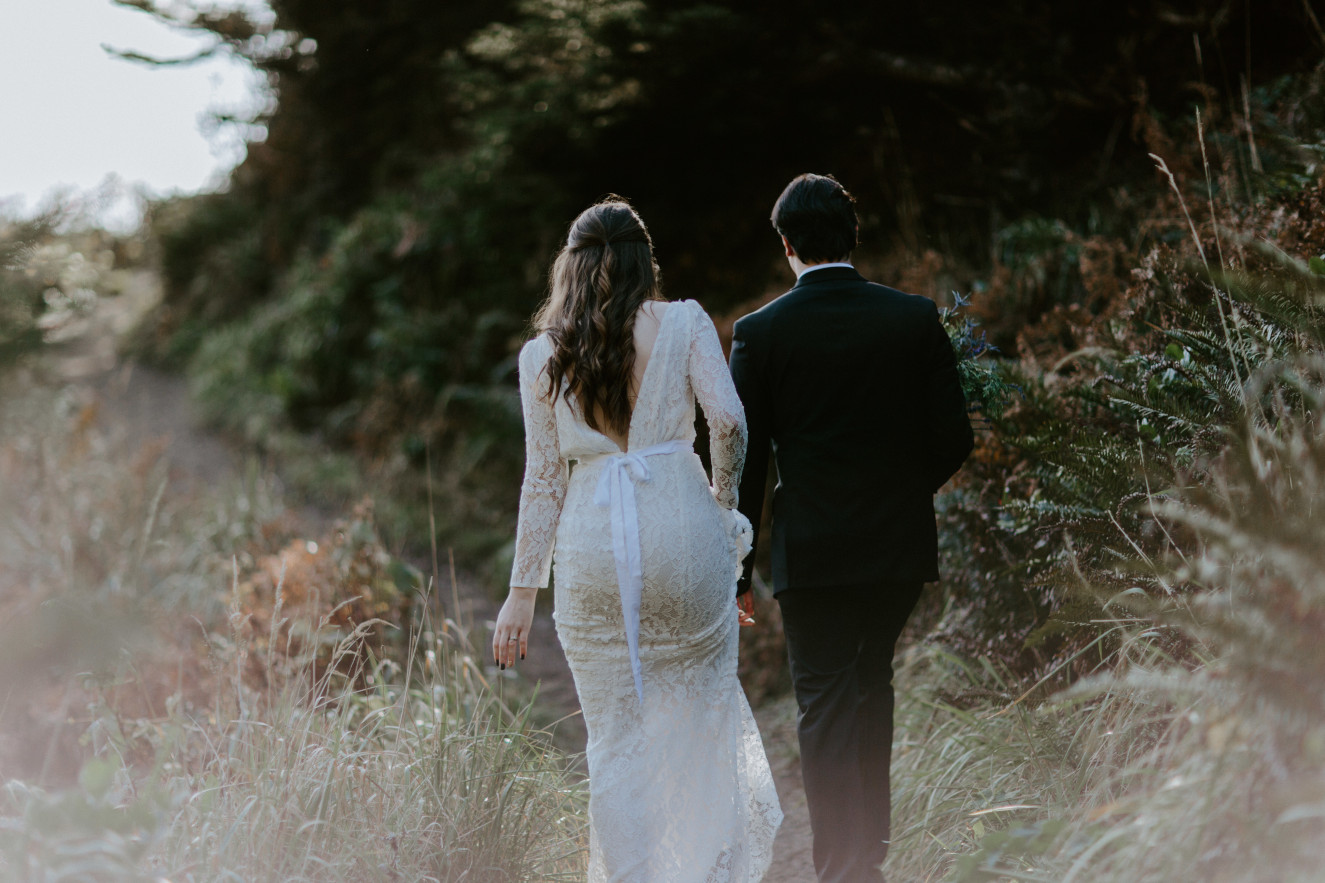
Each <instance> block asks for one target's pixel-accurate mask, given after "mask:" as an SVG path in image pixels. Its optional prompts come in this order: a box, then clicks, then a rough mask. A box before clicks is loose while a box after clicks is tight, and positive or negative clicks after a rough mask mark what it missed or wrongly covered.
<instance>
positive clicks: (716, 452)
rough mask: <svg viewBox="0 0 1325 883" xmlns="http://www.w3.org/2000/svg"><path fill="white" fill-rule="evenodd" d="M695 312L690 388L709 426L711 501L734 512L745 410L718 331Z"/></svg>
mask: <svg viewBox="0 0 1325 883" xmlns="http://www.w3.org/2000/svg"><path fill="white" fill-rule="evenodd" d="M688 306H690V307H691V308H692V309H693V310H694V317H693V322H692V327H691V334H690V385H691V387H692V388H693V389H694V390H695V398H696V400H698V402H699V406H700V407H701V408H703V409H704V418H705V419H706V420H707V421H708V426H709V462H710V463H711V464H712V467H713V497H714V499H716V500H717V501H718V505H720V506H722V507H723V508H725V509H735V508H736V502H737V490H738V486H739V485H740V481H741V469H742V468H743V467H744V466H745V445H746V440H747V432H746V425H745V409H744V408H742V407H741V399H740V396H738V395H737V394H736V386H735V385H734V384H733V383H732V376H731V372H730V371H728V369H727V361H726V359H724V358H723V357H722V344H720V343H719V342H718V332H717V329H716V328H714V327H713V320H712V319H710V318H709V317H708V313H705V312H704V308H703V307H701V306H700V305H699V304H698V303H696V302H694V301H691V302H690V303H689V304H688Z"/></svg>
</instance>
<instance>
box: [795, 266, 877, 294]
mask: <svg viewBox="0 0 1325 883" xmlns="http://www.w3.org/2000/svg"><path fill="white" fill-rule="evenodd" d="M864 281H865V277H864V276H862V275H860V273H858V272H857V271H856V268H855V267H825V268H824V269H822V270H812V271H809V272H806V273H802V274H801V277H800V278H799V279H797V280H796V284H795V285H793V286H792V287H791V290H792V291H799V290H801V289H803V288H812V287H814V286H815V285H820V284H822V283H825V282H829V283H831V282H864Z"/></svg>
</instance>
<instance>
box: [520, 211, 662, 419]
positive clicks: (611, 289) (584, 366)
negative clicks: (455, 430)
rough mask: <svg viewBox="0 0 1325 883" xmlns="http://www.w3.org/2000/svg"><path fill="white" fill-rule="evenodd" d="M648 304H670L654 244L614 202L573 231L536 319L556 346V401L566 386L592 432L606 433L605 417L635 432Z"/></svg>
mask: <svg viewBox="0 0 1325 883" xmlns="http://www.w3.org/2000/svg"><path fill="white" fill-rule="evenodd" d="M648 300H662V287H661V283H660V281H659V271H658V265H657V263H655V262H654V259H653V240H651V239H650V238H649V231H648V230H646V229H645V227H644V222H643V221H641V220H640V217H639V215H638V214H636V213H635V210H634V209H633V208H631V207H630V205H629V204H628V203H627V202H626V201H625V200H623V199H620V198H619V197H615V196H609V197H608V198H607V199H605V200H604V201H602V202H600V203H598V204H597V205H594V206H590V207H589V208H587V209H585V210H584V211H583V212H582V213H581V214H580V216H579V217H578V218H576V219H575V221H574V222H573V223H572V224H571V225H570V232H569V233H568V234H567V236H566V244H565V246H563V247H562V249H561V252H560V253H559V254H558V255H557V258H556V260H555V261H554V262H553V264H552V272H551V274H550V278H549V281H548V296H547V300H545V301H544V302H543V305H542V306H541V307H540V308H539V310H538V312H537V313H535V314H534V327H535V328H536V329H538V331H540V332H542V333H545V334H547V336H548V340H549V341H550V342H551V344H552V355H551V357H550V358H549V359H548V364H547V373H548V398H549V400H550V401H553V402H555V401H556V400H557V396H558V394H560V393H561V392H562V390H563V385H564V390H565V392H566V393H567V394H569V395H570V396H571V397H572V404H573V406H578V407H579V408H580V410H581V411H582V412H583V417H584V422H585V423H587V424H589V426H590V427H592V428H593V429H596V430H598V431H600V432H601V431H602V430H603V427H602V426H601V425H600V423H599V417H600V416H601V418H602V420H603V421H604V422H606V424H607V427H608V428H609V429H611V430H614V431H616V432H618V433H621V434H623V435H624V434H625V433H626V432H628V431H629V429H630V412H631V405H630V381H631V377H632V375H633V374H634V369H635V315H636V314H637V313H638V312H639V308H640V305H641V304H643V303H644V302H645V301H648Z"/></svg>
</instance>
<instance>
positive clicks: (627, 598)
mask: <svg viewBox="0 0 1325 883" xmlns="http://www.w3.org/2000/svg"><path fill="white" fill-rule="evenodd" d="M625 472H626V470H625V469H624V468H622V469H614V470H613V473H614V474H613V477H612V485H613V488H612V490H613V494H612V496H613V497H615V498H616V499H615V500H614V503H615V505H614V507H613V509H614V511H613V512H612V516H613V517H612V545H613V547H614V551H618V554H616V555H614V556H613V557H615V558H616V567H617V585H618V586H619V587H620V591H621V618H622V620H623V622H624V624H625V627H626V647H627V648H628V649H629V650H630V674H631V676H632V677H633V678H634V680H635V696H636V697H637V698H638V699H639V701H640V703H641V704H643V702H644V678H643V675H642V674H641V666H640V658H639V614H640V604H641V600H642V596H643V594H644V574H643V567H642V563H641V560H640V559H641V557H642V556H641V552H640V541H639V512H638V511H637V510H636V508H635V483H634V482H633V481H631V480H630V476H629V475H626V474H624V473H625ZM621 552H624V553H625V554H620V553H621Z"/></svg>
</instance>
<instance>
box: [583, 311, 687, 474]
mask: <svg viewBox="0 0 1325 883" xmlns="http://www.w3.org/2000/svg"><path fill="white" fill-rule="evenodd" d="M669 308H670V304H668V303H667V302H665V301H659V300H650V301H645V302H644V303H643V304H641V305H640V308H639V312H638V313H636V314H635V368H634V371H633V372H632V374H631V378H630V405H631V410H632V411H633V410H634V407H635V399H636V398H638V397H639V388H640V384H641V383H643V382H644V372H645V371H646V370H648V367H649V359H650V358H651V357H652V356H653V345H654V343H655V342H656V341H657V340H658V329H659V328H660V327H661V326H662V317H663V314H664V313H665V312H666V311H667V310H668V309H669ZM594 420H595V421H596V422H597V423H598V425H599V426H601V427H602V428H603V430H602V431H603V435H605V436H607V437H608V438H610V439H611V440H612V441H614V442H616V444H617V446H618V447H619V448H621V450H623V451H624V450H626V449H627V448H628V447H629V442H630V439H629V438H628V437H627V436H626V435H621V434H618V433H617V432H616V431H614V430H613V429H612V428H611V427H609V426H608V425H607V419H606V417H605V416H604V415H603V410H602V408H601V407H599V406H598V405H594Z"/></svg>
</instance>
